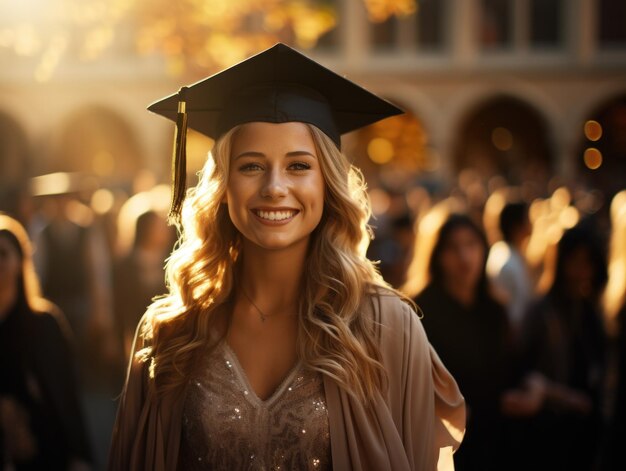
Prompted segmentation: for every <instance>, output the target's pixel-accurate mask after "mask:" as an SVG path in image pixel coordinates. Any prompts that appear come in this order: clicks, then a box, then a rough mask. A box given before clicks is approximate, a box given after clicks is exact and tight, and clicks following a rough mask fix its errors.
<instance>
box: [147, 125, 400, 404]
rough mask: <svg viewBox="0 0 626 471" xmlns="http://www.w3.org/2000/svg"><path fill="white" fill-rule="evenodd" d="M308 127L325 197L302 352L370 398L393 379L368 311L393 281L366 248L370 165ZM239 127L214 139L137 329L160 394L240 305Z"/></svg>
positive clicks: (185, 373) (184, 374) (304, 309)
mask: <svg viewBox="0 0 626 471" xmlns="http://www.w3.org/2000/svg"><path fill="white" fill-rule="evenodd" d="M307 127H308V128H309V130H310V133H311V136H312V138H313V141H314V143H315V145H316V150H317V153H318V157H319V162H320V167H321V170H322V174H323V178H324V182H325V196H324V210H323V215H322V219H321V221H320V223H319V225H318V226H317V227H316V229H315V230H314V231H313V233H312V235H311V240H310V245H309V250H308V253H307V257H306V261H305V268H304V271H305V273H306V276H305V279H304V281H303V284H302V287H301V289H302V295H301V296H300V298H299V299H300V301H299V306H298V310H299V316H298V319H299V325H298V348H299V352H298V353H299V357H300V358H301V359H302V360H303V362H304V364H305V366H306V367H308V368H310V369H312V370H314V371H318V372H321V373H322V374H324V375H327V376H328V377H330V378H332V379H333V380H335V381H336V382H337V383H338V384H339V385H340V386H341V387H343V388H344V389H345V390H346V391H348V392H349V393H351V394H353V395H354V396H355V397H357V398H358V399H360V400H363V401H365V402H367V401H368V400H369V399H371V398H372V397H373V396H374V394H375V392H376V391H381V390H382V388H384V385H385V383H386V377H385V374H384V370H383V368H382V365H381V363H380V352H379V349H378V347H377V344H376V339H375V334H374V325H373V322H371V319H369V318H368V317H369V316H364V315H361V312H362V307H363V305H364V303H365V302H368V299H369V297H370V295H372V294H373V293H374V292H375V291H377V290H378V289H379V288H384V289H389V290H392V289H391V288H390V286H389V285H388V284H387V283H386V282H385V281H384V280H383V279H382V277H381V276H380V274H379V272H378V271H377V269H376V267H375V265H374V264H373V263H372V262H371V261H370V260H368V259H367V258H366V256H365V251H366V249H367V246H368V244H369V242H370V240H371V238H372V237H373V234H372V231H371V229H370V227H369V225H368V221H369V218H370V216H371V211H370V204H369V198H368V196H367V193H366V185H365V183H364V180H363V177H362V174H361V173H360V171H359V170H358V169H356V168H355V167H354V166H352V165H351V164H350V162H349V161H348V159H347V158H346V157H345V156H344V155H343V154H342V153H341V152H340V151H339V149H337V147H336V146H335V144H334V143H333V142H332V141H331V140H330V139H329V138H328V137H327V136H326V135H325V134H324V133H322V132H321V131H320V130H319V129H317V128H316V127H315V126H312V125H307ZM238 128H239V127H235V128H233V129H231V130H230V131H229V132H227V133H226V134H225V135H224V136H222V137H221V138H220V139H219V140H218V141H217V142H216V143H215V146H214V148H213V150H212V151H211V153H210V155H209V159H208V160H207V163H206V165H205V167H204V168H203V170H202V171H201V173H200V179H199V183H198V185H197V186H196V187H195V188H193V189H190V190H189V191H188V195H187V198H186V200H185V203H184V207H183V211H182V218H181V227H180V234H181V235H180V238H179V241H178V244H177V246H176V248H175V250H174V252H173V253H172V255H171V256H170V258H169V259H168V262H167V264H166V278H167V282H168V287H169V294H167V295H166V296H164V297H162V298H160V299H156V300H155V301H154V302H153V304H152V305H151V306H150V307H149V308H148V311H147V312H146V315H145V316H144V320H143V321H142V326H141V327H140V330H139V332H138V333H139V336H140V337H142V339H143V340H144V341H145V345H146V347H145V348H144V349H143V350H140V351H139V352H138V353H137V355H139V356H140V357H141V359H143V360H149V361H150V362H151V364H150V372H151V376H152V378H153V379H154V383H155V386H156V388H157V393H163V392H167V391H172V390H175V389H177V388H180V387H182V386H183V385H184V383H185V382H186V380H187V378H188V377H189V375H190V374H192V373H193V369H194V367H195V365H196V364H197V362H196V358H197V355H198V354H199V353H201V352H204V351H206V350H205V349H206V348H211V346H215V345H216V344H217V343H218V342H219V340H221V339H223V338H224V336H225V334H226V332H224V331H221V332H220V331H218V330H217V329H216V328H217V326H218V322H217V320H218V319H219V318H220V317H222V316H226V318H227V316H228V315H229V313H230V310H231V309H232V302H233V298H234V286H235V277H236V273H237V264H238V260H240V257H239V256H240V254H241V250H242V244H241V237H242V236H241V234H240V233H239V232H238V230H237V229H236V228H235V226H234V225H233V224H232V222H231V220H230V217H229V215H228V209H227V207H226V205H224V204H222V200H223V197H224V195H225V192H226V187H227V183H228V176H229V166H230V154H231V145H232V141H233V138H234V136H235V135H236V133H237V129H238ZM392 291H394V292H396V291H395V290H392ZM396 293H397V292H396ZM401 296H402V295H401ZM222 330H224V329H222ZM207 343H208V345H207Z"/></svg>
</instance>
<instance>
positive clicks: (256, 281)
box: [238, 244, 306, 315]
mask: <svg viewBox="0 0 626 471" xmlns="http://www.w3.org/2000/svg"><path fill="white" fill-rule="evenodd" d="M305 258H306V246H304V247H295V248H293V249H287V250H275V251H272V250H265V249H261V248H259V247H258V246H253V245H252V244H246V245H245V246H244V250H243V260H242V266H241V270H240V272H239V279H238V283H239V284H241V285H242V287H243V289H244V290H245V292H246V294H247V295H248V296H250V298H252V299H253V300H254V302H255V303H256V304H257V305H261V306H264V308H265V311H266V314H268V315H269V314H271V313H272V312H279V311H282V310H285V309H287V308H290V307H293V306H295V305H296V304H297V301H298V296H299V288H300V282H301V280H302V274H303V271H304V262H305Z"/></svg>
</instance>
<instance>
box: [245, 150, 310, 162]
mask: <svg viewBox="0 0 626 471" xmlns="http://www.w3.org/2000/svg"><path fill="white" fill-rule="evenodd" d="M302 156H309V157H313V158H314V159H317V156H316V155H315V154H312V153H311V152H309V151H306V150H294V151H291V152H287V153H286V154H285V157H302ZM240 157H262V158H265V154H264V153H263V152H255V151H247V152H242V153H241V154H239V155H238V156H237V157H235V158H234V159H233V160H237V159H239V158H240Z"/></svg>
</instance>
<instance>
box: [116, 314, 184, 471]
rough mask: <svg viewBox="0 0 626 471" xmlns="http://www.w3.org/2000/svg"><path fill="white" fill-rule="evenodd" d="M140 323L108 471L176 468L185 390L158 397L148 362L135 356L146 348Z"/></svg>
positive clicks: (155, 470) (117, 420)
mask: <svg viewBox="0 0 626 471" xmlns="http://www.w3.org/2000/svg"><path fill="white" fill-rule="evenodd" d="M144 322H145V320H144V319H142V321H141V322H140V323H139V327H138V328H137V333H136V334H135V341H134V342H133V349H132V352H131V357H130V361H129V366H128V373H127V377H126V381H125V384H124V389H123V390H122V394H121V396H120V400H119V405H118V410H117V416H116V420H115V425H114V427H113V433H112V439H111V448H110V451H109V462H108V469H109V471H114V470H115V471H119V470H124V471H127V470H128V471H169V470H174V469H176V467H177V462H178V452H179V448H180V435H181V430H182V410H183V405H184V401H183V400H182V398H183V397H184V391H183V392H182V393H181V392H180V391H179V392H178V393H165V394H162V395H157V393H156V391H155V388H154V384H153V383H152V380H151V379H150V377H149V367H150V361H149V360H144V359H143V358H141V357H138V356H137V355H136V353H137V352H138V351H141V349H142V348H144V347H145V345H144V343H143V342H142V341H141V340H140V336H139V334H138V333H139V332H140V331H141V328H142V325H143V323H144Z"/></svg>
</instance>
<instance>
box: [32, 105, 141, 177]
mask: <svg viewBox="0 0 626 471" xmlns="http://www.w3.org/2000/svg"><path fill="white" fill-rule="evenodd" d="M52 148H53V151H52V159H51V161H50V162H49V163H48V167H47V168H45V169H41V170H42V171H43V172H54V171H67V172H82V173H85V174H91V175H95V176H97V177H99V178H100V179H102V180H106V181H108V182H110V183H111V184H127V183H129V182H131V181H132V179H133V178H134V177H135V176H136V175H137V173H138V172H139V171H140V170H141V169H142V168H143V167H144V164H143V152H142V149H141V146H140V144H139V141H138V139H137V136H136V133H135V131H134V130H133V128H132V126H131V125H130V124H129V123H128V122H127V121H126V119H125V118H124V117H123V116H121V115H119V114H118V113H117V112H115V111H113V110H111V109H109V108H106V107H104V106H99V105H92V106H87V107H84V108H81V109H79V110H77V111H76V112H74V113H73V114H71V115H70V116H68V118H67V119H66V120H65V122H64V123H63V125H62V127H61V129H60V131H59V133H58V135H57V136H56V138H55V140H54V143H53V146H52Z"/></svg>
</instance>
